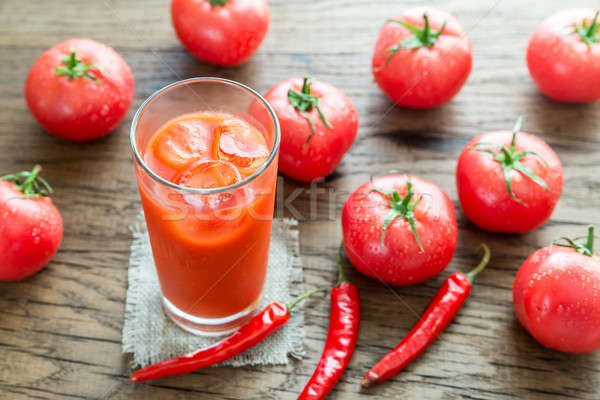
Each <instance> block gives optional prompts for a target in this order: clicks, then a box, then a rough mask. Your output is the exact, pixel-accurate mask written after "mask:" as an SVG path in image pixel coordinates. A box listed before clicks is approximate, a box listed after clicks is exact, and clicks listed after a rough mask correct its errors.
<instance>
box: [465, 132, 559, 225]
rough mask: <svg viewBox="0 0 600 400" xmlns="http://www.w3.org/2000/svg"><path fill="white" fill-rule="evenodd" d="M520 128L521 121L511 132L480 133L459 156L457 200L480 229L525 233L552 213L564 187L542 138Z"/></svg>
mask: <svg viewBox="0 0 600 400" xmlns="http://www.w3.org/2000/svg"><path fill="white" fill-rule="evenodd" d="M519 129H520V122H519V123H518V124H517V126H515V130H514V131H513V132H510V131H499V132H489V133H486V134H483V135H481V136H478V137H476V138H474V139H473V140H471V141H470V142H469V143H467V145H466V146H465V148H464V149H463V152H462V154H461V155H460V157H459V158H458V165H457V167H456V184H457V188H458V198H459V200H460V205H461V207H462V209H463V212H464V213H465V215H466V216H467V218H468V219H469V220H471V222H473V223H474V224H475V225H477V226H479V227H480V228H482V229H486V230H489V231H494V232H508V233H524V232H529V231H531V230H533V229H535V228H537V227H539V226H541V225H543V224H544V223H545V222H546V221H547V220H548V218H550V215H552V211H553V210H554V206H556V203H557V202H558V198H559V197H560V194H561V192H562V186H563V171H562V165H561V163H560V160H559V159H558V156H557V155H556V153H554V151H552V149H551V148H550V147H549V146H548V145H547V144H546V143H545V142H544V141H543V140H541V139H539V138H537V137H536V136H533V135H530V134H528V133H525V132H519ZM515 132H517V133H516V134H515ZM513 137H514V138H515V141H514V147H513V148H512V150H511V142H512V140H513ZM499 147H503V148H504V150H501V149H500V148H499ZM490 151H491V152H492V153H493V154H491V153H489V152H490ZM527 152H534V153H535V154H531V153H527ZM506 154H510V155H509V156H507V155H506ZM502 160H504V163H503V162H501V161H502ZM503 166H506V168H504V167H503ZM505 170H506V175H505ZM531 174H532V175H531ZM528 175H531V176H532V177H533V178H532V177H530V176H528ZM507 178H508V181H509V182H510V189H509V187H508V186H509V184H508V183H507ZM511 194H512V195H511Z"/></svg>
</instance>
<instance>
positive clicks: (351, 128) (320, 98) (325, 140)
mask: <svg viewBox="0 0 600 400" xmlns="http://www.w3.org/2000/svg"><path fill="white" fill-rule="evenodd" d="M264 97H265V99H266V100H267V101H268V102H269V103H270V104H271V106H272V107H273V109H274V110H275V113H276V114H277V118H278V119H279V125H280V126H281V146H280V149H279V171H280V172H281V173H283V174H285V175H287V176H289V177H290V178H293V179H295V180H298V181H301V182H312V181H315V180H318V179H321V178H324V177H325V176H327V175H329V174H331V173H332V172H333V170H334V169H335V168H336V166H337V165H338V164H339V163H340V162H341V160H342V158H343V156H344V154H346V152H347V151H348V150H349V149H350V147H351V146H352V143H353V142H354V139H355V138H356V134H357V132H358V113H357V112H356V109H355V108H354V105H353V104H352V101H351V100H350V99H349V98H348V96H346V95H345V94H344V93H343V92H342V91H341V90H339V89H337V88H336V87H334V86H333V85H330V84H328V83H325V82H321V81H318V80H311V79H310V78H308V77H304V79H301V78H292V79H288V80H285V81H283V82H280V83H278V84H276V85H275V86H273V87H272V88H271V89H269V90H268V91H267V92H266V93H265V95H264ZM250 113H251V114H252V115H253V116H254V117H255V118H256V119H257V120H259V121H260V120H264V117H261V107H252V109H251V111H250Z"/></svg>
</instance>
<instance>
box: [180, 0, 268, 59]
mask: <svg viewBox="0 0 600 400" xmlns="http://www.w3.org/2000/svg"><path fill="white" fill-rule="evenodd" d="M171 19H172V22H173V27H174V28H175V32H176V33H177V37H178V38H179V40H180V41H181V43H182V44H183V46H184V47H185V48H186V49H187V50H188V51H189V52H190V53H192V55H194V56H195V57H197V58H198V59H200V60H202V61H206V62H208V63H211V64H216V65H222V66H225V67H231V66H235V65H238V64H242V63H244V62H246V61H248V59H250V57H252V55H253V54H254V53H255V52H256V50H258V47H259V46H260V44H261V43H262V41H263V39H264V38H265V36H266V34H267V30H268V29H269V19H270V16H269V6H268V4H267V1H266V0H172V2H171Z"/></svg>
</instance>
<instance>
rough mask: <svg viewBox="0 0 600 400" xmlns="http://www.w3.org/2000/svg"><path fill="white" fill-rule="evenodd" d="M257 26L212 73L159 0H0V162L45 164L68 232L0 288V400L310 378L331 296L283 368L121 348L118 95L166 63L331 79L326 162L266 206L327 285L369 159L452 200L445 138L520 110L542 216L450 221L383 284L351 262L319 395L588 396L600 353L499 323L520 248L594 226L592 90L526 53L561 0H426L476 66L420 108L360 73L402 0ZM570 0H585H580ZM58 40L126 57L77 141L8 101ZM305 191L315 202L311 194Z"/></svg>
mask: <svg viewBox="0 0 600 400" xmlns="http://www.w3.org/2000/svg"><path fill="white" fill-rule="evenodd" d="M269 4H270V7H271V14H272V23H271V27H270V32H269V34H268V37H267V39H266V40H265V42H264V44H263V46H262V47H261V49H260V50H259V52H258V53H257V54H256V56H255V57H254V58H253V59H252V60H251V61H250V62H249V63H247V64H246V65H243V66H241V67H236V68H231V69H224V68H218V67H213V66H209V65H205V64H203V63H201V62H198V61H196V60H195V59H193V58H192V57H191V56H190V55H188V54H187V53H186V52H185V51H184V50H183V49H182V48H181V46H180V45H179V43H178V41H177V39H176V38H175V36H174V34H173V31H172V28H171V25H170V21H169V18H170V17H169V10H168V2H166V1H164V0H147V1H143V2H142V1H127V0H103V1H98V2H91V1H79V2H75V1H71V2H64V1H58V0H46V1H42V0H36V1H33V0H32V1H27V2H23V1H20V0H3V1H2V2H0V60H1V62H0V154H1V157H0V171H1V172H3V173H8V172H13V171H18V170H22V169H25V168H31V166H32V165H33V164H34V163H41V164H42V165H43V166H44V176H45V177H46V178H47V179H48V181H50V182H51V183H52V184H53V186H54V187H55V189H56V195H55V196H54V201H55V203H56V205H57V206H58V207H59V209H60V210H61V212H62V215H63V218H64V223H65V237H64V241H63V243H62V246H61V249H60V252H59V253H58V255H57V256H56V258H55V259H54V261H53V262H52V263H51V264H50V265H49V266H48V267H47V268H46V269H45V270H44V271H43V272H41V273H40V274H38V275H36V276H34V277H33V278H31V279H28V280H26V281H25V282H21V283H2V284H0V398H2V399H30V398H31V399H128V400H129V399H165V400H171V399H294V398H296V395H297V393H299V392H300V390H301V388H302V387H303V385H304V383H305V382H306V380H307V379H308V377H309V376H310V374H312V371H313V368H314V366H315V364H316V360H317V359H318V357H319V355H320V352H321V349H322V345H323V342H324V339H325V334H326V330H327V324H328V304H327V303H328V302H327V301H323V299H322V298H317V299H314V300H310V303H309V305H310V307H308V308H307V310H308V311H307V315H306V330H307V339H306V348H307V359H306V360H304V361H303V362H293V361H291V362H290V364H289V365H287V366H272V367H261V368H258V367H244V368H210V369H207V370H204V371H198V372H196V373H193V374H191V375H188V376H180V377H173V378H168V379H163V380H160V381H157V382H154V383H149V384H138V385H133V384H130V383H129V382H128V381H127V377H128V376H129V374H130V372H131V370H130V368H129V364H128V363H129V359H128V358H127V357H126V356H122V355H121V352H120V346H121V329H122V324H123V312H124V302H125V291H126V287H127V280H126V272H127V259H128V256H129V245H130V242H131V235H130V233H129V231H128V225H129V224H131V223H132V222H134V220H135V217H136V215H137V213H138V210H139V209H140V203H139V198H138V193H137V188H136V183H135V180H134V172H133V164H132V162H131V160H130V156H129V149H128V138H127V134H128V128H129V123H130V120H131V116H132V115H133V112H134V111H135V108H136V107H137V106H138V105H139V104H140V103H141V102H142V101H143V100H144V99H145V98H146V97H147V96H148V95H149V94H151V93H152V92H153V91H154V90H156V89H158V88H159V87H162V86H163V85H165V84H167V83H170V82H173V81H175V80H178V79H182V78H187V77H192V76H203V75H204V76H206V75H215V76H221V77H226V78H231V79H235V80H238V81H241V82H243V83H246V84H248V85H250V86H252V87H254V88H256V89H258V90H260V91H265V90H266V89H267V88H268V87H270V86H271V85H272V84H274V83H276V82H278V81H280V80H283V79H285V78H288V77H289V76H293V75H302V74H305V73H309V74H311V75H313V76H315V77H317V78H318V79H322V80H325V81H328V82H331V83H332V84H334V85H336V86H337V87H339V88H340V89H342V90H344V91H345V92H346V93H347V94H348V95H349V96H350V97H351V99H352V101H353V102H354V104H355V106H356V107H357V109H358V111H359V114H360V121H361V127H360V131H359V136H358V138H357V141H356V143H355V145H354V146H353V147H352V149H351V150H350V152H349V153H348V155H347V156H346V157H345V159H344V161H343V163H342V164H341V165H340V167H339V168H338V169H337V171H336V172H335V173H334V174H333V175H332V176H330V177H329V178H328V179H327V180H326V181H325V182H323V183H322V184H319V185H318V188H320V189H324V190H322V191H319V192H311V191H310V190H309V189H310V187H308V186H306V185H302V184H299V183H295V182H292V181H290V180H285V179H282V180H281V181H280V185H279V189H280V190H282V191H283V194H284V195H291V194H297V197H296V198H295V200H294V201H293V202H292V203H291V204H290V205H289V206H288V207H284V204H283V202H279V204H278V210H277V212H278V214H279V215H287V216H294V217H297V218H299V219H300V220H301V224H300V229H301V252H302V257H303V261H304V265H305V278H306V285H307V286H309V287H314V286H323V285H328V284H331V283H332V282H333V281H334V278H335V262H334V261H335V249H336V247H337V245H338V243H339V240H340V237H341V232H340V230H341V229H340V225H339V212H340V210H341V207H342V205H343V203H344V201H345V198H346V197H347V195H348V194H349V193H350V192H351V191H352V190H353V189H354V188H356V187H357V186H358V185H359V184H361V183H363V182H364V181H365V180H367V179H368V178H369V176H370V175H372V174H382V173H385V172H387V171H389V170H392V169H399V170H405V171H409V172H411V173H413V174H417V175H421V176H423V177H425V178H426V179H428V180H431V181H433V182H435V183H437V184H439V185H440V186H441V187H442V188H443V189H444V190H446V191H447V192H448V193H449V195H450V196H451V197H452V198H453V199H456V198H457V196H456V189H455V183H454V168H455V160H456V157H457V156H458V154H459V152H460V150H461V148H462V146H463V145H464V144H465V143H466V142H467V141H468V140H469V139H470V138H471V137H473V136H475V135H477V134H480V133H482V132H483V131H486V130H497V129H507V128H510V127H511V126H512V124H513V121H514V120H515V118H516V117H517V116H518V115H524V117H525V124H524V129H525V130H526V131H529V132H531V133H534V134H536V135H539V136H540V137H542V138H544V139H545V140H546V141H548V143H549V144H550V145H551V146H552V147H553V148H554V149H555V150H556V151H557V152H558V154H559V157H560V158H561V160H562V162H563V165H564V172H565V177H566V182H565V188H564V194H563V196H562V198H561V200H560V202H559V204H558V207H557V208H556V211H555V212H554V215H553V217H552V219H551V221H549V222H548V223H547V224H546V225H545V226H544V227H542V228H541V229H538V230H536V231H535V232H532V233H529V234H527V235H499V234H491V233H487V232H483V231H481V230H479V229H477V228H476V227H474V226H473V225H472V224H470V223H469V222H468V221H467V220H466V219H465V218H464V216H463V215H462V213H461V212H460V208H459V205H458V203H457V202H456V201H455V205H456V207H457V210H458V218H459V231H460V232H459V234H460V238H459V247H458V250H457V253H456V257H455V259H454V261H453V263H452V264H451V266H450V267H449V268H448V270H447V271H446V272H444V273H442V274H441V276H439V277H437V278H435V279H432V280H430V281H428V282H425V283H424V284H421V285H417V286H413V287H407V288H401V287H396V288H389V287H386V286H384V285H382V284H380V283H378V282H376V281H374V280H370V279H368V278H365V277H363V276H361V275H359V274H357V273H356V272H355V271H354V270H353V269H351V268H350V267H349V266H347V267H348V271H349V274H350V278H351V279H352V280H353V281H354V282H356V283H357V284H358V285H359V287H360V292H361V297H362V300H363V323H362V330H361V333H360V339H359V343H358V348H357V351H356V353H355V356H354V358H353V360H352V362H351V365H350V368H349V369H348V371H347V372H346V373H345V375H344V376H343V378H342V380H341V382H340V383H339V384H338V386H337V387H336V388H335V389H334V391H333V393H332V395H331V398H336V399H357V398H361V397H364V398H371V399H401V398H402V399H407V398H411V399H422V398H445V399H458V398H470V399H492V398H493V399H495V398H507V399H509V398H519V399H520V398H529V399H555V398H556V399H561V398H574V399H597V398H599V397H600V390H599V389H598V388H599V387H600V354H590V355H578V356H575V355H568V354H562V353H559V352H555V351H551V350H548V349H545V348H543V347H542V346H540V345H539V344H537V343H536V342H535V341H534V340H533V339H532V338H531V337H530V336H528V335H527V334H526V333H525V332H524V331H523V329H522V328H521V327H520V325H519V324H518V322H517V321H516V319H515V317H514V314H513V311H512V300H511V288H512V282H513V279H514V275H515V272H516V271H517V269H518V267H519V265H520V264H521V263H522V262H523V260H524V259H525V257H526V256H527V255H528V254H530V253H531V252H532V251H534V250H535V249H536V248H538V247H541V246H544V245H547V244H548V243H549V242H550V241H551V240H552V239H554V238H556V237H558V236H561V235H574V236H577V235H580V234H582V233H583V232H584V229H585V226H586V225H587V224H589V223H596V224H600V211H599V210H600V174H599V172H600V167H599V166H600V106H599V105H598V104H595V105H589V106H574V105H563V104H558V103H554V102H551V101H549V100H547V99H545V98H544V97H542V96H541V95H540V94H539V93H538V91H537V90H536V88H535V86H534V84H533V82H532V81H531V79H530V78H529V75H528V72H527V67H526V65H525V58H524V54H525V48H526V44H527V40H528V37H529V35H530V34H531V32H532V31H533V29H535V27H536V25H537V24H538V23H539V22H540V21H541V20H542V19H543V18H544V17H546V16H548V15H549V14H550V13H552V12H553V11H556V10H558V9H560V8H562V7H564V2H561V1H558V0H552V1H550V0H547V1H543V0H535V1H532V2H522V1H517V0H485V1H476V0H463V1H460V2H451V1H449V0H447V1H436V2H434V3H433V5H435V6H437V7H439V8H442V9H444V10H447V11H449V12H452V13H453V14H455V15H456V16H457V17H458V18H459V20H461V22H462V23H463V24H464V25H465V27H466V28H467V30H468V31H469V34H470V36H471V39H472V41H473V46H474V68H473V71H472V73H471V76H470V78H469V80H468V82H467V84H466V86H465V87H464V88H463V90H462V91H461V93H460V94H459V95H458V96H457V97H456V98H455V99H454V100H453V101H452V102H451V103H450V104H448V105H446V106H444V107H442V108H439V109H436V110H431V111H411V110H406V109H401V108H399V107H393V105H392V104H391V103H390V102H389V101H388V100H387V99H386V98H385V97H384V96H383V95H382V94H381V92H380V91H379V90H378V88H377V87H376V85H375V84H374V82H373V80H372V76H371V73H370V56H371V52H372V46H373V44H374V41H375V38H376V36H377V33H378V31H379V29H380V27H381V25H382V23H383V21H384V20H385V19H386V18H389V17H390V16H392V15H393V14H394V13H395V12H397V11H400V7H409V6H416V5H419V4H420V3H419V2H417V1H415V0H410V1H405V2H403V3H402V4H400V3H398V2H397V1H391V0H390V1H378V2H367V1H360V0H320V1H302V0H272V1H269ZM578 5H579V6H589V7H597V6H598V4H597V2H594V1H582V2H580V3H579V4H578ZM69 37H89V38H92V39H96V40H100V41H102V42H105V43H107V44H109V45H111V46H113V47H114V48H115V49H116V50H117V51H118V52H119V53H121V54H122V55H123V57H124V58H125V59H126V61H127V62H128V63H129V65H130V66H131V67H132V69H133V72H134V75H135V80H136V95H135V100H134V107H132V109H131V110H130V113H129V116H128V118H127V120H126V121H125V122H124V123H123V124H122V125H121V126H120V127H119V128H118V129H117V131H116V132H114V133H113V134H111V135H110V136H108V137H106V138H104V139H101V140H99V141H97V142H95V143H92V144H87V145H78V144H72V143H67V142H65V141H62V140H59V139H56V138H54V137H52V136H50V135H48V134H47V133H45V132H44V131H43V130H42V129H41V128H40V127H39V126H38V125H37V124H36V123H35V121H34V120H33V118H32V117H31V115H30V114H29V112H28V110H27V108H26V106H25V102H24V99H23V95H22V94H23V83H24V80H25V77H26V74H27V70H28V68H29V67H30V66H31V65H32V64H33V62H34V61H35V59H36V58H37V57H38V56H39V54H40V53H41V52H42V51H44V50H45V49H46V48H48V47H50V46H52V45H54V44H56V43H58V42H59V41H62V40H64V39H67V38H69ZM311 198H316V199H317V205H318V207H311ZM482 240H483V241H485V242H487V243H488V244H489V245H490V247H491V249H492V252H493V259H492V262H491V265H490V266H489V267H488V269H487V270H486V272H485V273H483V274H482V275H481V276H480V278H479V280H478V282H477V285H476V287H475V288H474V290H473V294H472V297H471V298H470V300H469V301H468V303H467V304H466V305H465V307H464V308H463V309H462V310H461V312H460V314H459V316H458V317H457V318H456V320H455V321H454V322H453V323H452V324H451V325H450V326H449V327H448V329H447V330H446V332H445V333H444V334H443V335H442V336H441V337H440V339H439V340H438V341H436V342H435V343H434V344H433V345H432V346H431V348H430V349H429V350H427V351H426V352H425V353H424V354H423V355H422V356H421V357H420V358H419V359H418V360H417V361H415V362H414V363H413V364H411V365H410V366H409V367H408V368H407V369H406V370H405V371H404V372H402V373H401V374H399V375H398V376H396V377H395V378H393V379H392V380H391V381H390V382H388V383H386V384H383V385H381V386H379V387H376V388H373V389H369V390H368V391H361V390H360V389H359V382H360V378H361V377H362V375H363V374H364V373H365V372H366V371H367V370H368V368H369V367H370V366H371V365H372V364H373V363H374V362H375V361H377V360H378V359H379V358H380V357H381V356H382V355H383V354H385V353H386V352H387V351H388V350H389V349H390V348H391V347H393V346H394V345H395V344H396V343H397V342H398V341H399V340H400V339H401V338H402V337H403V336H404V335H405V334H406V333H407V332H408V330H409V329H410V328H411V326H412V325H413V324H414V322H415V321H416V320H417V315H418V314H419V313H421V312H422V310H423V309H424V308H425V306H426V305H427V303H428V301H429V300H430V299H431V297H432V295H433V294H434V293H435V291H436V289H437V288H438V287H439V285H440V283H441V282H442V280H443V279H444V278H445V277H446V276H447V274H448V273H449V272H451V271H455V270H462V271H465V270H467V269H469V268H470V267H471V266H472V265H474V264H475V263H476V262H477V259H478V257H479V256H478V254H477V250H476V247H477V244H478V243H479V242H480V241H482Z"/></svg>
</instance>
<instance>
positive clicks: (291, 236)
mask: <svg viewBox="0 0 600 400" xmlns="http://www.w3.org/2000/svg"><path fill="white" fill-rule="evenodd" d="M297 225H298V222H297V221H296V220H292V219H287V218H285V219H284V218H276V219H274V220H273V232H272V235H271V247H270V253H269V268H268V273H267V279H266V282H265V288H264V292H263V298H262V302H261V305H260V307H261V308H262V307H264V306H265V305H266V304H268V303H270V302H271V301H274V300H278V301H288V300H290V299H291V298H293V297H294V296H296V295H298V294H300V293H301V292H302V280H303V276H302V264H301V262H300V257H299V250H298V230H297ZM131 231H132V232H133V242H132V244H131V255H130V258H129V288H128V290H127V303H126V307H125V323H124V326H123V347H122V350H123V353H132V354H133V364H134V366H146V365H149V364H153V363H155V362H157V361H160V360H164V359H166V358H171V357H175V356H179V355H182V354H185V353H188V352H190V351H193V350H196V349H199V348H201V347H205V346H209V345H211V344H213V343H215V342H217V341H219V340H220V339H222V338H207V337H198V336H194V335H192V334H190V333H187V332H184V331H183V330H181V329H180V328H178V327H177V326H176V325H175V324H174V323H172V322H171V321H170V320H169V319H168V318H167V317H166V316H165V314H164V312H163V310H162V305H161V298H160V288H159V285H158V278H157V275H156V270H155V268H154V262H153V259H152V252H151V249H150V242H149V240H148V233H147V231H146V225H145V223H144V220H143V217H141V218H140V221H139V222H138V224H137V225H136V226H133V227H131ZM296 308H297V309H296ZM303 338H304V311H303V309H302V307H301V305H300V306H299V307H295V308H294V312H293V313H292V317H291V319H290V321H289V322H288V323H287V324H286V325H285V326H284V327H283V328H281V329H280V330H279V331H278V332H276V333H275V334H273V335H272V336H270V337H268V338H267V339H266V340H265V341H263V342H262V343H260V344H258V345H256V346H255V347H253V348H251V349H250V350H248V351H246V352H245V353H243V354H240V355H238V356H236V357H234V358H232V359H230V360H227V361H225V362H223V363H222V364H223V365H233V366H240V365H260V364H286V363H287V361H288V355H291V356H293V357H297V358H300V357H302V354H303V348H302V341H303Z"/></svg>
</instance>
